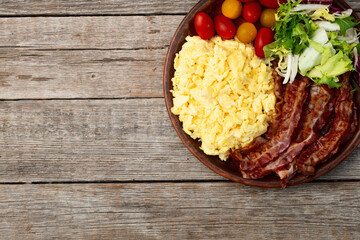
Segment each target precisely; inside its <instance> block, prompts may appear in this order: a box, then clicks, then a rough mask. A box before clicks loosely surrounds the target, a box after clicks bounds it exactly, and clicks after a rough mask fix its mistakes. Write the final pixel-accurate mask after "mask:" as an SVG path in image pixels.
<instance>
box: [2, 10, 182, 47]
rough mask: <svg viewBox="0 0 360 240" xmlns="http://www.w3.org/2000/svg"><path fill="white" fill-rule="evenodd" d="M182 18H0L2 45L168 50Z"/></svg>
mask: <svg viewBox="0 0 360 240" xmlns="http://www.w3.org/2000/svg"><path fill="white" fill-rule="evenodd" d="M182 19H183V16H168V15H167V16H107V17H103V16H98V17H66V18H62V17H33V18H0V46H3V47H4V46H10V47H14V46H17V47H34V48H41V49H89V48H97V49H134V48H135V49H139V48H165V47H167V46H168V45H169V44H170V40H171V38H172V36H173V34H174V32H175V30H176V29H177V26H178V25H179V24H180V22H181V20H182Z"/></svg>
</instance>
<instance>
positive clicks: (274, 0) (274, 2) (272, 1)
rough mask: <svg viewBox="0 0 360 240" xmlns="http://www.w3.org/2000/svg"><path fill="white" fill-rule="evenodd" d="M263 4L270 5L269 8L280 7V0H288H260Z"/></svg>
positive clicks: (282, 1) (281, 1)
mask: <svg viewBox="0 0 360 240" xmlns="http://www.w3.org/2000/svg"><path fill="white" fill-rule="evenodd" d="M259 1H260V3H261V5H263V6H265V7H268V8H279V2H280V3H285V2H286V1H287V0H279V2H278V0H259Z"/></svg>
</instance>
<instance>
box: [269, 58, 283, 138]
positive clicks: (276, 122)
mask: <svg viewBox="0 0 360 240" xmlns="http://www.w3.org/2000/svg"><path fill="white" fill-rule="evenodd" d="M275 68H277V62H276V63H274V69H275ZM273 77H274V81H275V97H276V104H275V114H274V115H273V116H272V117H271V126H270V128H269V131H268V132H267V133H266V137H267V138H268V139H270V138H272V137H274V136H275V135H276V132H277V129H278V128H279V126H280V123H281V115H282V114H281V109H282V107H283V106H284V86H283V84H282V82H283V80H284V78H283V77H281V76H280V75H279V74H278V73H277V72H276V71H275V70H273Z"/></svg>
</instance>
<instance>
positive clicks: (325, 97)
mask: <svg viewBox="0 0 360 240" xmlns="http://www.w3.org/2000/svg"><path fill="white" fill-rule="evenodd" d="M332 95H333V93H332V90H330V89H329V88H328V87H326V86H325V85H322V86H319V85H315V84H314V85H312V86H311V89H310V96H311V97H310V101H309V104H308V111H307V114H306V116H305V119H304V124H303V125H302V130H301V132H300V133H299V139H300V142H293V143H292V144H291V145H290V147H289V148H288V149H287V150H286V151H285V152H283V153H282V154H281V155H280V156H279V157H278V158H277V159H276V160H275V161H273V162H271V163H269V164H268V165H267V166H266V167H264V168H261V169H257V170H256V171H252V172H251V173H247V175H248V176H249V177H250V178H252V179H255V178H262V177H264V176H266V175H268V174H270V173H272V172H276V173H278V175H279V176H280V178H281V179H284V178H288V177H289V176H290V175H292V174H293V173H292V172H291V171H294V172H295V173H296V166H293V165H291V166H288V168H286V170H287V172H284V168H285V167H286V166H287V165H289V164H290V163H292V162H293V161H294V159H295V157H296V156H297V155H299V154H300V152H301V151H302V149H303V148H304V147H305V146H308V145H310V144H312V143H314V142H315V141H316V139H317V138H318V136H317V134H316V131H317V130H318V129H317V128H318V127H319V125H320V124H319V121H322V119H323V116H324V114H328V113H327V112H328V111H327V109H328V108H327V107H326V106H328V105H329V103H330V102H331V99H332ZM290 170H291V171H290ZM285 173H286V174H285Z"/></svg>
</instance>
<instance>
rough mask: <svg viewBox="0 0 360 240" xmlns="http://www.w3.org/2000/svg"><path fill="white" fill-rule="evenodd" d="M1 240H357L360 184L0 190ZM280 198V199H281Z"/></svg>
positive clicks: (12, 187)
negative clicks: (286, 186)
mask: <svg viewBox="0 0 360 240" xmlns="http://www.w3.org/2000/svg"><path fill="white" fill-rule="evenodd" d="M0 189H1V191H0V192H1V193H0V217H1V218H0V219H1V220H0V231H1V235H2V239H4V240H13V239H24V238H25V239H239V237H240V238H241V239H309V238H312V237H314V236H316V239H326V240H327V239H344V240H350V239H351V240H352V239H359V234H360V223H359V218H360V205H359V201H358V199H359V197H360V195H359V193H360V183H323V184H305V185H303V186H301V187H293V188H289V189H286V190H279V189H277V190H274V189H259V188H252V187H245V186H243V185H240V184H236V183H152V184H82V185H81V184H80V185H79V184H71V185H69V184H66V185H63V184H59V185H58V184H55V185H54V184H52V185H5V186H4V185H3V186H0ZM285 200H286V201H285Z"/></svg>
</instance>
